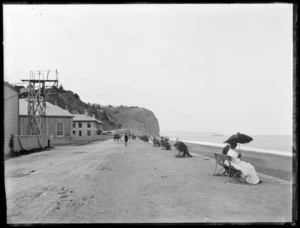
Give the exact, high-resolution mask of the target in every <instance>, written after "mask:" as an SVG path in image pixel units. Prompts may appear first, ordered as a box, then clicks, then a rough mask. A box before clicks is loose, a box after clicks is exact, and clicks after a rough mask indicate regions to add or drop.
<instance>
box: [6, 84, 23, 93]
mask: <svg viewBox="0 0 300 228" xmlns="http://www.w3.org/2000/svg"><path fill="white" fill-rule="evenodd" d="M3 84H4V85H6V86H7V87H9V88H11V89H12V90H14V91H16V92H17V93H18V92H19V90H17V89H16V88H15V87H14V86H13V85H11V84H9V83H8V82H3Z"/></svg>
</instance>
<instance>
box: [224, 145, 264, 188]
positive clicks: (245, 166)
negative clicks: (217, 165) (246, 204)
mask: <svg viewBox="0 0 300 228" xmlns="http://www.w3.org/2000/svg"><path fill="white" fill-rule="evenodd" d="M236 146H237V143H231V144H230V149H229V150H228V152H227V155H228V156H230V157H232V162H231V164H232V166H233V167H234V168H235V169H238V170H240V171H242V175H243V178H244V179H245V180H246V182H247V183H248V184H258V183H260V180H259V178H258V176H257V174H256V171H255V168H254V166H253V165H251V164H250V163H248V162H244V161H242V159H241V155H240V153H239V152H238V151H237V150H236ZM226 162H227V161H226Z"/></svg>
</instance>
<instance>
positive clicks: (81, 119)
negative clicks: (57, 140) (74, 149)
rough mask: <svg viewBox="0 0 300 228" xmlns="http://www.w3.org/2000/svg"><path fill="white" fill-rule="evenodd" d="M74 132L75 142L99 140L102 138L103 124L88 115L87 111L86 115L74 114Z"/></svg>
mask: <svg viewBox="0 0 300 228" xmlns="http://www.w3.org/2000/svg"><path fill="white" fill-rule="evenodd" d="M73 115H74V118H73V132H72V136H73V139H74V141H81V140H97V139H99V138H100V135H101V132H102V130H103V128H102V124H103V123H102V122H101V121H99V120H97V119H96V118H95V115H93V117H91V116H89V115H88V112H87V111H85V114H73Z"/></svg>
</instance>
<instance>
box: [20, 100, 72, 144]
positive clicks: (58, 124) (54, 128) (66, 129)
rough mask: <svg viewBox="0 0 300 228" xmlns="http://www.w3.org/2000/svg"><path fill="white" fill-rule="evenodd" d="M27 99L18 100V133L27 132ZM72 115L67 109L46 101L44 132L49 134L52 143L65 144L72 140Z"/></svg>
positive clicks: (26, 133)
mask: <svg viewBox="0 0 300 228" xmlns="http://www.w3.org/2000/svg"><path fill="white" fill-rule="evenodd" d="M27 110H28V100H27V99H20V100H19V133H20V135H28V134H29V126H28V116H27ZM73 117H74V115H72V114H70V113H69V112H68V111H66V110H64V109H62V108H60V107H58V106H56V105H53V104H51V103H49V102H46V121H45V127H44V129H45V132H44V133H45V134H46V135H51V141H52V142H53V144H65V143H71V142H72V141H73V137H72V119H73Z"/></svg>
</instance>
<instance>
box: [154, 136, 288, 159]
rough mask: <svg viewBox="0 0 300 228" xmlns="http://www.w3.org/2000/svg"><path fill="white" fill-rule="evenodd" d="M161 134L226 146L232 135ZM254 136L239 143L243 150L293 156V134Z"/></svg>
mask: <svg viewBox="0 0 300 228" xmlns="http://www.w3.org/2000/svg"><path fill="white" fill-rule="evenodd" d="M160 135H161V136H165V137H169V139H170V140H171V141H175V140H176V139H177V138H178V140H180V141H183V142H186V143H194V144H201V145H207V146H215V147H224V146H225V145H226V143H223V142H224V141H226V140H227V139H228V138H229V137H230V136H231V135H223V134H216V133H205V132H182V131H162V132H160ZM249 136H251V137H252V138H253V140H252V141H251V142H250V143H247V144H239V147H240V149H241V150H249V151H252V152H257V153H268V154H276V155H282V156H292V154H293V152H292V151H293V150H292V148H293V137H292V135H249Z"/></svg>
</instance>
